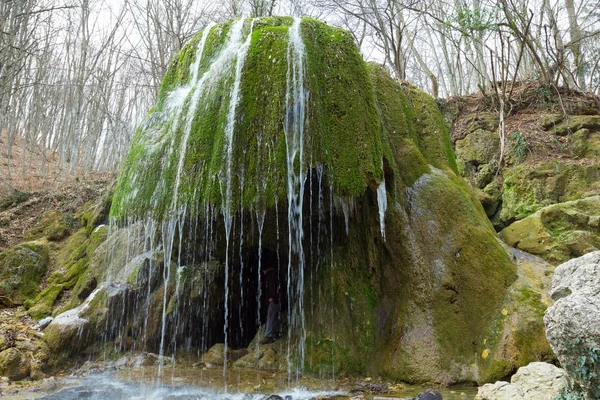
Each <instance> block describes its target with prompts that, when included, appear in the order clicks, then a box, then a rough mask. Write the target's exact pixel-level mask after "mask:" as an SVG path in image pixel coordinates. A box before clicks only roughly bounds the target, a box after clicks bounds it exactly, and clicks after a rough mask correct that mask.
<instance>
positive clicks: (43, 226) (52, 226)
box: [25, 210, 69, 241]
mask: <svg viewBox="0 0 600 400" xmlns="http://www.w3.org/2000/svg"><path fill="white" fill-rule="evenodd" d="M68 234H69V227H68V226H67V220H66V218H65V216H64V215H63V214H62V213H61V212H60V211H56V210H51V211H48V212H46V213H45V214H44V215H43V216H42V218H41V219H40V220H39V221H38V222H37V223H36V225H35V226H34V227H33V228H32V229H30V230H29V231H27V232H26V233H25V240H35V239H40V238H43V237H45V238H47V239H48V240H52V241H59V240H62V239H64V238H65V237H66V236H67V235H68Z"/></svg>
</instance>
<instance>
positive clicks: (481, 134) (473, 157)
mask: <svg viewBox="0 0 600 400" xmlns="http://www.w3.org/2000/svg"><path fill="white" fill-rule="evenodd" d="M499 154H500V137H499V136H498V135H496V134H495V133H493V132H490V131H486V130H483V129H477V130H476V131H475V132H472V133H470V134H468V135H467V136H466V137H465V138H464V139H462V140H457V141H456V157H457V158H458V159H460V160H463V161H465V162H469V163H476V164H488V163H490V162H492V161H493V160H494V159H495V158H496V157H499Z"/></svg>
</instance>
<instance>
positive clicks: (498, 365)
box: [480, 359, 515, 383]
mask: <svg viewBox="0 0 600 400" xmlns="http://www.w3.org/2000/svg"><path fill="white" fill-rule="evenodd" d="M514 371H515V367H514V366H513V364H512V363H511V362H510V361H508V360H503V359H500V360H492V361H491V362H490V364H489V366H488V367H487V368H485V369H484V370H483V373H482V375H481V377H480V379H481V382H486V383H487V382H497V381H500V380H507V379H506V378H507V377H508V376H510V375H511V374H512V373H513V372H514Z"/></svg>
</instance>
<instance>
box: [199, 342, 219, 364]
mask: <svg viewBox="0 0 600 400" xmlns="http://www.w3.org/2000/svg"><path fill="white" fill-rule="evenodd" d="M224 360H225V345H224V344H223V343H216V344H215V345H213V346H212V347H211V348H210V349H208V351H207V352H206V353H204V354H203V355H202V362H204V363H205V364H206V365H207V366H218V365H223V364H224Z"/></svg>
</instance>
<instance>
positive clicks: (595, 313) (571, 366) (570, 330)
mask: <svg viewBox="0 0 600 400" xmlns="http://www.w3.org/2000/svg"><path fill="white" fill-rule="evenodd" d="M550 295H551V296H552V298H553V299H554V300H555V302H554V304H553V305H552V306H550V307H549V308H548V310H546V313H545V315H544V323H545V324H546V336H547V337H548V341H549V342H550V345H551V346H552V348H553V349H554V352H555V353H556V356H557V357H558V359H559V361H560V363H561V365H562V366H563V367H564V368H565V369H566V370H567V371H568V372H569V373H570V375H571V377H572V378H573V379H574V380H575V382H576V383H577V385H578V386H579V387H581V388H582V389H583V390H584V391H585V392H588V394H589V395H591V396H592V397H593V396H599V395H600V381H599V379H598V374H599V373H600V364H599V363H598V362H597V361H595V360H598V359H599V358H600V354H599V351H598V350H597V349H598V348H599V347H600V311H599V310H600V251H596V252H593V253H589V254H586V255H584V256H582V257H579V258H575V259H573V260H570V261H568V262H566V263H564V264H561V265H559V266H558V267H557V268H556V270H555V273H554V278H553V281H552V290H551V292H550ZM594 374H595V375H594Z"/></svg>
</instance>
